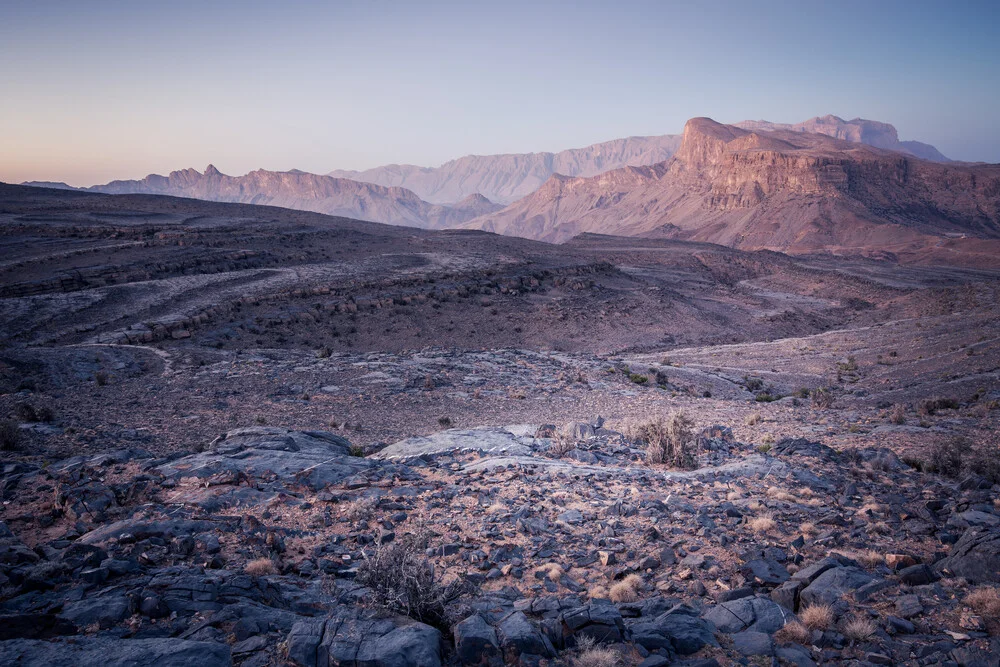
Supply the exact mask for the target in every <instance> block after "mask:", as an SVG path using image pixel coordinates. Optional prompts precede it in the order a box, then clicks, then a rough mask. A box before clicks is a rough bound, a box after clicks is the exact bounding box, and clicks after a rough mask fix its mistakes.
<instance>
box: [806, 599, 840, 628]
mask: <svg viewBox="0 0 1000 667" xmlns="http://www.w3.org/2000/svg"><path fill="white" fill-rule="evenodd" d="M799 620H801V621H802V624H803V625H805V626H806V627H807V628H809V629H810V630H826V629H827V628H829V627H830V626H831V625H833V608H832V607H831V606H830V605H828V604H814V605H812V606H809V607H806V608H805V609H803V610H802V611H801V612H799Z"/></svg>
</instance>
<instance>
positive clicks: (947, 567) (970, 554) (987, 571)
mask: <svg viewBox="0 0 1000 667" xmlns="http://www.w3.org/2000/svg"><path fill="white" fill-rule="evenodd" d="M935 567H936V569H937V571H938V572H942V573H945V574H950V575H951V576H955V577H965V578H966V579H968V580H969V581H971V582H973V583H977V584H978V583H985V582H992V583H1000V528H983V527H977V528H969V529H968V530H966V531H965V532H964V533H963V534H962V537H960V538H959V539H958V542H956V543H955V546H953V547H952V549H951V553H950V554H948V556H947V557H946V558H943V559H942V560H940V561H938V563H937V564H936V566H935Z"/></svg>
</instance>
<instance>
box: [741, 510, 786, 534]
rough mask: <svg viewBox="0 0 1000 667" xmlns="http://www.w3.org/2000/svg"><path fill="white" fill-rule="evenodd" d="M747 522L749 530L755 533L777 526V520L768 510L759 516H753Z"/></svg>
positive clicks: (767, 531)
mask: <svg viewBox="0 0 1000 667" xmlns="http://www.w3.org/2000/svg"><path fill="white" fill-rule="evenodd" d="M747 524H748V525H749V526H750V530H752V531H753V532H755V533H769V532H771V531H772V530H774V529H775V528H777V526H778V524H777V522H776V521H775V520H774V515H773V514H771V513H770V512H765V513H764V514H761V515H760V516H755V517H754V518H752V519H750V520H749V521H748V522H747Z"/></svg>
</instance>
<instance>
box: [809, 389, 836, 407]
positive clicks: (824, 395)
mask: <svg viewBox="0 0 1000 667" xmlns="http://www.w3.org/2000/svg"><path fill="white" fill-rule="evenodd" d="M812 404H813V407H814V408H823V409H826V408H830V407H833V392H832V391H830V390H829V389H825V388H823V387H820V388H818V389H813V390H812Z"/></svg>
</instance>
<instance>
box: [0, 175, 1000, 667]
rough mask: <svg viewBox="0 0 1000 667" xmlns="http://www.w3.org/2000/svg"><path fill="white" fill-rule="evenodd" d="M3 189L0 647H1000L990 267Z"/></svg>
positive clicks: (405, 660)
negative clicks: (463, 229) (676, 457)
mask: <svg viewBox="0 0 1000 667" xmlns="http://www.w3.org/2000/svg"><path fill="white" fill-rule="evenodd" d="M15 190H16V189H15ZM39 192H42V191H39ZM2 194H4V199H3V208H0V223H2V225H3V230H4V235H3V237H2V243H3V246H4V247H5V248H6V249H7V250H9V252H7V253H6V254H5V259H4V260H3V262H2V263H0V290H2V298H0V313H2V315H3V317H2V322H0V337H2V343H0V345H2V347H0V421H3V424H2V427H3V431H2V432H0V436H2V437H3V438H4V439H3V443H4V446H5V447H6V449H5V450H3V449H2V448H0V499H2V503H3V504H2V505H0V665H6V664H12V665H50V664H68V663H77V664H91V663H97V662H101V663H105V664H108V665H117V664H157V665H194V664H199V665H216V664H219V665H228V664H243V665H291V664H298V665H328V664H348V665H434V664H440V663H445V664H459V663H464V664H500V663H518V662H520V663H524V664H577V665H585V666H600V665H612V664H622V665H628V664H644V665H646V667H651V666H652V665H665V664H703V665H711V664H721V665H728V664H774V662H775V661H777V662H778V663H779V664H796V665H810V664H912V665H928V664H959V665H980V664H983V665H990V664H998V661H1000V659H998V658H997V656H998V655H1000V640H997V639H996V637H997V633H998V632H1000V621H998V618H1000V592H998V591H997V588H996V587H997V586H998V584H1000V577H998V575H997V572H1000V504H998V497H1000V494H998V492H1000V486H996V485H993V482H995V481H996V475H997V465H996V463H995V461H997V460H1000V458H998V457H997V453H998V452H1000V440H998V436H997V433H998V426H1000V424H998V421H1000V409H998V401H1000V382H998V373H1000V344H998V340H1000V335H998V334H997V331H998V330H1000V329H998V326H997V325H998V323H1000V310H998V303H1000V298H998V295H997V286H998V285H1000V283H998V281H997V276H995V275H993V274H991V273H985V272H976V271H969V270H965V269H961V268H955V267H928V266H923V267H915V266H910V267H905V266H898V265H894V264H889V263H879V262H872V261H868V260H844V259H841V260H833V259H831V258H824V257H817V258H798V259H794V260H793V259H790V258H787V257H784V256H780V255H775V254H773V253H740V252H736V251H730V250H727V249H723V248H717V247H713V246H705V245H698V244H680V243H674V242H662V241H654V240H649V241H647V240H641V239H628V240H627V241H625V240H622V239H613V238H602V237H593V236H592V237H587V238H584V239H579V240H576V241H574V242H572V243H569V244H567V245H565V246H560V247H552V246H543V245H542V244H534V243H531V242H527V241H522V240H517V239H496V238H494V237H489V236H485V235H464V234H448V233H445V234H433V233H427V232H420V231H415V230H399V229H396V228H391V227H383V226H379V225H370V224H366V223H357V222H353V221H345V220H342V219H333V218H325V217H323V216H315V215H312V214H305V213H297V212H287V211H281V210H280V209H257V208H255V207H241V206H235V207H234V206H228V205H220V204H207V203H204V202H189V201H186V200H169V199H167V200H164V199H157V198H105V197H98V198H90V197H81V196H79V195H59V196H55V195H52V196H46V197H40V196H38V195H31V196H28V195H25V194H24V193H23V192H22V191H20V190H18V191H16V192H14V194H11V192H8V191H6V190H5V191H3V193H2ZM67 198H68V199H67ZM261 211H264V212H265V213H262V212H261ZM677 411H682V412H683V413H684V414H686V415H687V416H688V417H689V418H690V419H691V421H692V426H691V429H690V437H685V438H683V440H684V441H685V442H688V443H690V444H691V445H692V446H693V447H695V448H696V454H697V456H696V459H695V461H694V466H693V467H694V469H692V470H682V469H677V468H673V467H671V466H667V465H662V464H650V463H648V462H647V460H646V450H647V448H648V443H647V442H646V441H644V440H642V439H639V438H635V437H633V436H634V435H636V430H635V429H636V427H637V426H638V425H640V424H642V423H644V422H649V421H650V420H656V419H659V418H666V417H668V416H669V415H671V414H673V413H675V412H677ZM935 465H936V466H937V468H938V469H941V470H940V472H944V473H947V474H939V472H932V468H933V467H934V466H935ZM394 550H395V551H394ZM393 554H394V555H395V557H397V558H403V559H404V560H403V561H398V562H396V564H397V565H398V564H399V563H400V562H402V563H403V565H406V564H410V565H413V564H414V563H416V564H417V566H419V567H418V569H417V570H406V569H405V568H403V567H383V568H382V569H381V571H382V572H383V573H389V574H392V573H394V572H404V571H405V572H407V573H409V574H408V575H407V577H402V578H401V579H400V578H399V577H397V579H392V578H391V577H389V579H388V581H389V582H390V583H391V584H392V586H390V588H393V587H394V588H393V589H394V590H396V589H399V588H400V586H401V585H402V584H404V583H407V582H410V584H411V585H413V586H416V584H413V583H412V582H413V581H415V578H414V577H416V576H417V575H414V574H413V573H414V572H417V573H418V574H419V573H420V572H423V573H424V574H426V570H421V569H419V568H422V567H423V566H424V564H425V563H429V564H430V565H432V566H433V580H434V581H435V582H437V583H438V584H440V585H441V587H442V588H440V589H436V588H435V587H434V586H431V585H429V583H428V581H423V583H421V584H420V585H419V586H416V587H417V589H419V590H430V591H431V592H433V591H434V590H440V591H444V590H445V589H446V588H448V589H449V590H450V588H454V591H453V592H454V595H447V596H446V598H447V604H445V605H443V608H444V612H443V613H442V614H428V613H423V612H421V611H420V610H418V609H412V608H411V609H404V608H401V607H400V606H399V605H396V606H395V607H394V609H393V610H391V611H387V610H386V608H385V604H383V605H382V606H380V605H379V604H378V603H379V602H382V603H386V600H385V599H384V596H383V597H381V598H380V597H379V596H378V590H379V580H378V579H377V578H376V580H373V579H372V578H371V572H372V571H373V570H375V571H379V570H378V568H377V567H375V565H374V563H375V562H376V561H375V559H376V558H387V559H390V556H391V555H393ZM390 560H391V559H390ZM378 562H383V561H378ZM393 562H395V561H393ZM386 576H388V575H386ZM420 576H423V575H420ZM449 587H450V588H449ZM390 606H392V605H390ZM407 613H409V616H407ZM129 661H131V662H129ZM713 661H714V662H713Z"/></svg>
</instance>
